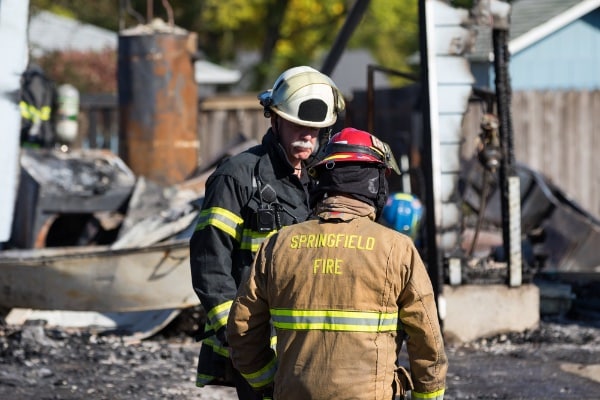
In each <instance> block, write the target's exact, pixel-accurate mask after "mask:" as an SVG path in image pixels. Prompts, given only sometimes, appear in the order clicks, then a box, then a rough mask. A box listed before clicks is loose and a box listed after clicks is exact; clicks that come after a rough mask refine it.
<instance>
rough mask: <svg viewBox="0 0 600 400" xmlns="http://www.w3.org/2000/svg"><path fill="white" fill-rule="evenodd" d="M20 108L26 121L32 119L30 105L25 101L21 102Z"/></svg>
mask: <svg viewBox="0 0 600 400" xmlns="http://www.w3.org/2000/svg"><path fill="white" fill-rule="evenodd" d="M19 108H20V109H21V116H22V117H23V118H25V119H31V113H30V112H29V105H28V104H27V103H25V102H24V101H23V100H21V101H20V102H19Z"/></svg>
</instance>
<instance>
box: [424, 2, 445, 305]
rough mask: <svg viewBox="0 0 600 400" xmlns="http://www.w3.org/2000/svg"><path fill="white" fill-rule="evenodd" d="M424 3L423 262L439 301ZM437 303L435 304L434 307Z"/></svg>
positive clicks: (441, 281) (441, 280) (440, 280)
mask: <svg viewBox="0 0 600 400" xmlns="http://www.w3.org/2000/svg"><path fill="white" fill-rule="evenodd" d="M426 1H427V0H419V27H420V28H419V45H420V52H421V72H420V76H421V93H422V97H421V98H422V103H421V110H422V113H423V148H424V154H423V157H424V162H423V170H424V175H425V210H426V211H425V212H426V214H427V218H425V224H426V225H425V227H426V233H425V235H426V237H425V240H426V251H427V253H426V255H425V261H426V263H427V268H428V271H429V276H430V278H431V284H432V286H433V292H434V295H435V299H436V302H438V301H439V299H440V296H441V295H442V292H443V284H444V278H443V268H442V265H441V264H442V263H441V259H440V255H439V252H438V245H437V234H436V233H437V230H436V210H435V198H434V193H433V191H434V184H433V164H432V159H433V154H432V140H431V110H430V96H429V62H428V47H427V46H428V44H427V13H426V4H425V3H426ZM439 306H440V304H438V307H439Z"/></svg>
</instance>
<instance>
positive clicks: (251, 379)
mask: <svg viewBox="0 0 600 400" xmlns="http://www.w3.org/2000/svg"><path fill="white" fill-rule="evenodd" d="M275 371H277V358H276V357H273V358H272V359H271V361H269V362H268V363H267V365H265V366H264V367H262V368H261V369H259V370H258V371H256V372H253V373H250V374H244V373H242V376H243V377H244V378H246V380H247V381H248V383H249V384H250V386H252V387H253V388H261V387H264V386H267V385H268V384H270V383H271V382H273V378H274V377H275Z"/></svg>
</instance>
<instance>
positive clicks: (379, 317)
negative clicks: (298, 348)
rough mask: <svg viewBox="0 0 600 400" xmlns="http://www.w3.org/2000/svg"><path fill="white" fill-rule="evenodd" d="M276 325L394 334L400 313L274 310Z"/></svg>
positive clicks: (305, 328)
mask: <svg viewBox="0 0 600 400" xmlns="http://www.w3.org/2000/svg"><path fill="white" fill-rule="evenodd" d="M271 318H272V319H273V325H274V326H275V328H278V329H287V330H323V331H344V332H392V331H397V330H399V329H400V327H399V325H398V312H397V311H394V312H389V313H384V312H378V311H342V310H292V309H271Z"/></svg>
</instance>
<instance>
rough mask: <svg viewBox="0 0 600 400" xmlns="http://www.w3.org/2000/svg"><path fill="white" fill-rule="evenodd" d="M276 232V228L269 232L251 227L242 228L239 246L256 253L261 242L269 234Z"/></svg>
mask: <svg viewBox="0 0 600 400" xmlns="http://www.w3.org/2000/svg"><path fill="white" fill-rule="evenodd" d="M276 232H277V230H272V231H270V232H257V231H253V230H251V229H244V233H243V234H242V242H241V243H240V248H241V249H242V250H250V251H252V252H253V253H256V252H257V251H258V248H259V247H260V245H261V244H262V242H264V241H265V239H266V238H268V237H269V236H271V235H274V234H275V233H276Z"/></svg>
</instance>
